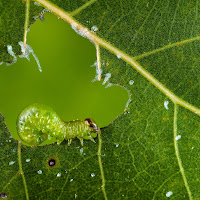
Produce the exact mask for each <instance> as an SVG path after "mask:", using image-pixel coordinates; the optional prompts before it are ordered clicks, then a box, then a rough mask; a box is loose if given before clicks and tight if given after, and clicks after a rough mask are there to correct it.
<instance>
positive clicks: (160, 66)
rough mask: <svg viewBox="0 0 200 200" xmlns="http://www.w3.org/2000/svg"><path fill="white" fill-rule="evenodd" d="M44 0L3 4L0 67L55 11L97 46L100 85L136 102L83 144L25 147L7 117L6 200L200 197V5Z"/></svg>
mask: <svg viewBox="0 0 200 200" xmlns="http://www.w3.org/2000/svg"><path fill="white" fill-rule="evenodd" d="M35 2H36V3H34V2H32V1H31V2H29V1H27V2H22V1H21V0H17V1H16V2H15V4H13V2H12V1H3V0H0V7H1V10H2V12H1V14H0V20H1V24H2V26H1V29H0V52H1V55H0V59H1V60H0V62H8V63H11V62H12V61H13V60H15V56H17V55H20V54H21V48H20V46H19V45H18V42H19V41H23V42H24V41H25V40H24V35H25V34H24V30H25V29H27V28H28V27H29V26H30V24H31V23H33V21H34V20H35V18H34V16H39V15H40V13H41V11H42V10H43V9H44V8H46V9H48V10H49V11H51V12H52V13H54V14H55V15H57V16H58V17H59V18H61V19H63V20H64V21H66V22H67V23H69V24H70V25H71V26H72V28H73V29H74V30H75V31H76V32H77V33H79V34H80V35H81V36H84V37H86V38H88V39H89V40H90V41H91V42H93V43H94V45H95V46H96V49H97V77H96V79H97V80H103V83H104V84H105V85H107V86H110V85H112V84H113V85H120V86H122V87H124V88H126V89H127V90H128V91H129V94H130V99H129V102H128V103H127V107H126V109H125V110H124V112H123V113H122V114H121V115H120V116H118V117H117V118H116V119H115V120H114V121H113V122H112V123H110V124H109V125H108V126H107V127H104V128H102V129H101V134H100V135H99V136H98V138H97V139H96V143H93V142H91V141H88V140H86V141H85V142H84V146H83V147H82V146H81V145H80V142H79V141H77V140H75V141H74V142H73V143H72V144H71V145H70V146H68V145H67V144H66V143H62V144H61V145H57V144H53V145H47V146H40V147H34V148H31V147H28V146H25V145H21V143H20V142H18V143H17V142H16V141H15V140H13V139H11V138H10V134H9V132H8V129H7V128H6V126H5V122H4V119H3V117H2V116H1V118H0V122H1V123H0V124H1V126H0V133H1V135H0V138H1V148H0V151H1V155H3V158H2V161H1V162H2V168H1V171H2V173H1V183H0V188H1V191H0V193H1V196H0V197H1V198H4V197H6V198H8V199H66V198H67V199H138V200H139V199H140V200H141V199H145V200H150V199H152V200H160V199H162V200H164V199H176V200H177V199H178V200H179V199H180V200H183V199H186V200H187V199H190V200H192V199H200V187H199V184H200V181H199V180H200V172H199V165H200V159H199V149H200V143H199V141H200V127H199V124H200V116H199V115H200V109H199V107H200V101H199V99H200V93H199V91H200V90H199V89H200V88H199V77H200V70H199V66H200V59H199V54H200V52H199V49H200V48H199V39H200V36H199V31H200V30H199V21H200V15H199V8H200V5H199V2H198V1H190V2H189V1H184V0H182V1H178V0H175V1H162V0H157V1H156V0H153V1H145V0H141V1H135V0H130V1H128V0H125V1H120V0H112V1H110V0H90V1H81V0H77V1H71V0H62V1H55V0H52V1H47V0H36V1H35ZM29 3H30V4H29ZM38 3H39V4H38ZM27 5H29V6H27ZM38 5H40V6H38ZM26 8H28V9H26ZM27 12H28V14H29V15H27ZM27 16H28V19H29V20H28V25H25V24H26V21H27ZM8 45H10V46H8ZM8 47H9V49H10V51H9V52H10V53H9V52H8V50H7V48H8ZM10 47H12V49H11V48H10ZM11 50H12V51H11ZM12 52H13V53H14V54H13V53H12ZM17 185H20V186H21V187H17ZM22 186H23V187H22Z"/></svg>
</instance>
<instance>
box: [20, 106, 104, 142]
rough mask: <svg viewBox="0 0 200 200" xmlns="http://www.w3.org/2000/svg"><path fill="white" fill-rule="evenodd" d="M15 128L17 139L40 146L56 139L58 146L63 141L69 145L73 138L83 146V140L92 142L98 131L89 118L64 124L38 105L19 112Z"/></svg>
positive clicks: (52, 113)
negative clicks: (46, 141)
mask: <svg viewBox="0 0 200 200" xmlns="http://www.w3.org/2000/svg"><path fill="white" fill-rule="evenodd" d="M16 127H17V133H18V135H19V137H20V138H21V139H22V140H23V141H24V142H26V143H27V144H30V145H40V144H42V143H43V142H44V141H45V140H47V139H49V140H50V139H51V138H56V140H57V143H58V144H60V143H61V142H62V141H63V140H64V139H66V140H68V143H69V144H70V143H71V141H72V139H73V138H75V137H77V138H79V139H80V141H81V145H83V138H84V139H90V140H92V141H93V142H94V139H93V138H95V137H96V136H97V133H98V132H99V131H100V129H99V128H98V126H97V124H96V123H95V122H94V120H92V119H91V118H87V119H85V120H84V121H81V120H74V121H70V122H64V121H62V119H61V118H60V117H59V116H58V114H57V113H56V112H55V111H54V110H53V109H52V108H50V107H48V106H45V105H42V104H38V103H35V104H32V105H30V106H28V107H26V108H24V109H23V110H22V111H21V113H20V114H19V116H18V118H17V126H16Z"/></svg>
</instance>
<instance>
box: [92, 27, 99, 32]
mask: <svg viewBox="0 0 200 200" xmlns="http://www.w3.org/2000/svg"><path fill="white" fill-rule="evenodd" d="M98 30H99V29H98V27H97V26H96V25H94V26H92V27H91V32H93V33H95V32H97V31H98Z"/></svg>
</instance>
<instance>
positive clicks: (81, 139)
mask: <svg viewBox="0 0 200 200" xmlns="http://www.w3.org/2000/svg"><path fill="white" fill-rule="evenodd" d="M79 140H80V142H81V146H83V138H79Z"/></svg>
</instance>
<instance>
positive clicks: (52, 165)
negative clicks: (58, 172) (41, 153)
mask: <svg viewBox="0 0 200 200" xmlns="http://www.w3.org/2000/svg"><path fill="white" fill-rule="evenodd" d="M56 163H57V161H56V159H55V158H50V159H49V160H48V165H49V167H54V166H55V165H56Z"/></svg>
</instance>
